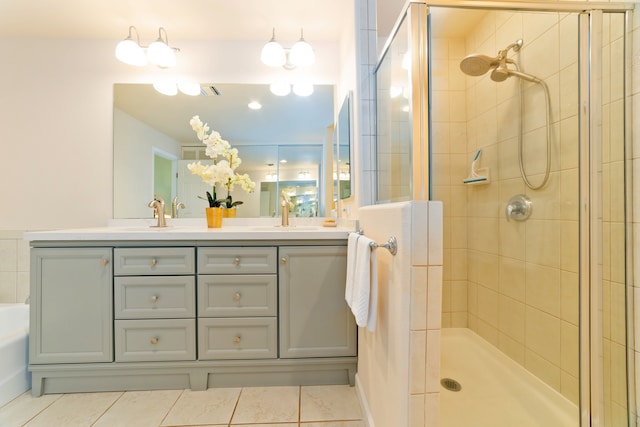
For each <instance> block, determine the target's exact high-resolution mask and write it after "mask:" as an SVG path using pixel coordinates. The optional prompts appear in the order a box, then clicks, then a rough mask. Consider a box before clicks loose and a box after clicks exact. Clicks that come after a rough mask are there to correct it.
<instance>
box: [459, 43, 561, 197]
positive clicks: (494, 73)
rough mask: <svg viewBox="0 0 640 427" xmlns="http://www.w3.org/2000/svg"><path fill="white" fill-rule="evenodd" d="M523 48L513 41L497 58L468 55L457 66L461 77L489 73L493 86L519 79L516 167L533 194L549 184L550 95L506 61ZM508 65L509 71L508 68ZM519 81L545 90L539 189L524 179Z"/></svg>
mask: <svg viewBox="0 0 640 427" xmlns="http://www.w3.org/2000/svg"><path fill="white" fill-rule="evenodd" d="M522 44H523V43H522V39H519V40H516V41H515V42H514V43H511V44H510V45H508V46H507V47H506V48H504V49H501V50H499V51H498V55H497V56H496V57H493V58H492V57H490V56H487V55H482V54H479V53H473V54H471V55H467V56H466V57H465V58H464V59H463V60H462V61H461V62H460V70H462V72H463V73H465V74H467V75H469V76H482V75H483V74H486V73H487V72H489V70H491V74H490V78H491V80H493V81H494V82H503V81H505V80H507V79H508V78H509V77H518V78H519V79H520V84H519V91H520V124H519V126H520V132H519V134H518V163H519V166H520V175H521V176H522V180H523V181H524V183H525V184H526V185H527V187H529V188H531V189H532V190H539V189H541V188H542V187H544V186H545V185H546V183H547V181H548V180H549V174H550V171H551V130H550V129H551V126H550V121H551V118H550V116H551V112H550V110H551V106H550V104H551V96H550V95H549V88H548V87H547V84H546V83H545V82H544V81H543V80H541V79H539V78H537V77H535V76H532V75H531V74H527V73H524V72H522V71H520V68H519V67H518V64H517V63H516V61H514V60H513V59H510V58H508V57H507V55H508V54H509V51H510V50H513V51H514V52H518V51H520V49H522ZM509 65H511V66H512V67H509ZM522 81H527V82H530V83H535V84H538V85H540V86H541V87H542V89H543V90H544V94H545V101H546V105H545V107H546V110H547V115H546V116H547V117H546V128H547V138H546V170H545V174H544V178H543V179H542V183H541V184H539V185H533V184H532V183H531V182H530V181H529V178H528V177H527V174H526V172H525V168H524V163H525V160H524V149H523V142H522V140H523V137H522V133H523V129H522V114H523V111H524V90H523V83H522ZM478 156H479V152H478V154H476V158H475V159H474V160H477V158H478ZM474 163H475V161H474ZM470 182H473V181H472V180H471V177H470V178H468V179H467V180H466V181H465V183H470Z"/></svg>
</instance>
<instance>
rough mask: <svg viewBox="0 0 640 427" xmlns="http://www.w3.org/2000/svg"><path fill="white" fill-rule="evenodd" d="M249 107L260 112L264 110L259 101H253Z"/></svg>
mask: <svg viewBox="0 0 640 427" xmlns="http://www.w3.org/2000/svg"><path fill="white" fill-rule="evenodd" d="M247 107H249V108H251V109H252V110H259V109H261V108H262V104H260V103H259V102H258V101H251V102H250V103H249V104H248V105H247Z"/></svg>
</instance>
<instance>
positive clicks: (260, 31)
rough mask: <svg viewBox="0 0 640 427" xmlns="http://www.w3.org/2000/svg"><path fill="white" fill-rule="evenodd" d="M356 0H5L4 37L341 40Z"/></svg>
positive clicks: (1, 7)
mask: <svg viewBox="0 0 640 427" xmlns="http://www.w3.org/2000/svg"><path fill="white" fill-rule="evenodd" d="M351 8H353V0H321V1H317V0H270V1H265V0H181V1H177V0H60V1H52V0H1V1H0V36H20V37H24V36H34V37H58V38H104V39H114V40H118V39H124V38H125V37H126V35H127V28H128V27H129V26H130V25H134V26H136V28H137V29H138V30H139V32H140V36H141V38H144V39H145V40H146V39H148V38H153V39H155V38H156V37H157V32H158V28H159V27H164V28H165V29H166V31H167V33H168V35H169V41H170V42H171V41H172V39H175V40H185V39H199V40H208V39H217V40H262V39H265V40H268V39H269V38H270V37H271V29H272V28H275V29H276V35H277V36H278V38H279V39H281V40H297V39H298V38H299V37H300V28H304V33H305V38H307V39H308V40H327V41H335V40H338V38H339V37H340V31H341V30H342V28H344V24H345V20H346V19H349V18H350V16H353V14H350V13H345V12H347V11H349V10H351Z"/></svg>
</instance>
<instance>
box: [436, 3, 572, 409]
mask: <svg viewBox="0 0 640 427" xmlns="http://www.w3.org/2000/svg"><path fill="white" fill-rule="evenodd" d="M577 24H578V21H577V17H576V16H575V15H566V14H557V13H549V14H543V13H512V12H507V11H496V12H487V13H486V15H485V16H484V17H483V19H482V20H481V21H480V23H479V24H478V25H477V26H475V27H474V29H473V30H472V32H471V33H470V34H468V35H467V36H466V37H465V38H464V39H447V40H437V41H436V42H435V43H434V46H433V53H432V55H433V59H434V71H433V76H434V77H433V89H434V96H433V105H434V109H433V111H434V113H433V119H434V120H433V121H434V125H433V134H434V155H433V167H434V175H433V177H434V178H433V182H434V188H433V191H434V198H435V199H437V200H443V201H444V202H445V203H444V205H445V210H444V218H445V226H444V233H445V240H444V247H445V250H444V253H445V271H444V286H445V287H444V291H443V325H445V326H454V327H464V326H468V327H469V328H471V329H472V330H474V331H476V332H477V333H478V334H479V335H481V336H482V337H483V338H485V339H486V340H487V341H489V342H491V343H492V344H494V345H495V346H496V347H498V348H499V349H501V350H502V351H503V352H505V353H506V354H507V355H509V356H510V357H511V358H513V359H514V360H516V361H517V362H519V363H520V364H522V365H523V366H525V367H526V368H527V369H529V370H530V371H531V372H532V373H534V374H535V375H536V376H538V377H539V378H541V379H542V380H544V381H545V382H546V383H548V384H549V385H551V386H552V387H553V388H555V389H556V390H558V391H560V392H562V393H563V394H564V395H565V396H567V397H568V398H570V399H571V400H573V401H574V402H577V400H578V379H577V377H578V371H577V366H578V327H577V324H578V310H577V307H578V292H577V291H578V275H577V272H578V199H577V195H578V186H577V184H578V181H577V179H578V174H577V172H578V170H577V162H578V151H577V137H578V122H577V111H578V110H577V107H578V104H577V99H578V86H577V79H576V78H575V76H576V75H577V61H578V56H577V53H578V51H577V34H578V32H577V28H578V27H577ZM519 38H522V39H524V40H525V44H524V47H523V49H522V50H521V51H520V53H519V58H520V66H521V67H522V69H523V71H525V72H527V73H530V74H533V75H536V76H538V77H539V78H541V79H543V80H544V81H545V82H546V83H547V85H548V87H549V90H550V94H551V112H552V116H551V117H552V118H551V129H552V141H553V145H552V154H551V158H552V163H551V175H550V178H549V183H548V184H547V185H546V186H545V187H544V188H543V189H542V190H539V191H531V190H528V189H527V188H526V187H525V185H524V183H523V182H522V179H521V178H520V171H519V167H518V154H517V147H518V145H517V144H518V133H519V126H518V123H519V120H518V117H519V110H518V105H519V91H518V83H519V82H518V80H516V79H515V78H511V79H507V80H506V81H504V82H501V83H495V82H493V81H492V80H490V78H489V75H488V74H487V75H484V76H481V77H467V76H465V75H464V74H462V72H461V71H460V70H459V63H460V59H462V58H463V57H464V56H466V55H467V54H469V53H474V52H478V53H484V54H487V55H495V54H496V53H497V51H498V50H499V49H503V48H505V47H506V46H507V45H509V44H511V43H513V42H515V41H516V40H517V39H519ZM514 59H518V57H515V58H514ZM525 100H526V101H525V112H524V115H523V117H524V120H523V126H524V142H525V155H526V170H527V172H528V176H529V178H530V180H531V181H532V182H533V183H534V184H537V183H539V182H541V180H542V177H543V173H544V170H545V161H544V160H545V159H544V152H545V151H544V150H545V145H544V144H545V141H546V134H545V129H546V126H545V122H546V120H545V119H546V111H545V109H544V107H543V108H539V106H544V103H545V97H544V92H543V91H542V90H541V87H540V86H539V85H532V84H526V85H525ZM479 149H482V155H481V162H480V163H481V164H480V166H482V167H489V169H490V177H491V182H490V184H488V185H477V186H463V185H462V180H463V179H464V178H465V177H467V175H468V171H469V165H470V164H471V160H472V159H473V156H475V154H476V152H477V150H479ZM516 194H526V195H527V196H528V197H530V198H531V199H532V201H533V204H534V210H533V214H532V216H531V217H530V218H529V220H527V221H526V222H515V221H510V222H508V221H507V220H506V217H505V215H504V209H505V206H506V202H507V200H508V199H509V198H510V197H511V196H513V195H516ZM447 265H449V267H448V268H447V267H446V266H447Z"/></svg>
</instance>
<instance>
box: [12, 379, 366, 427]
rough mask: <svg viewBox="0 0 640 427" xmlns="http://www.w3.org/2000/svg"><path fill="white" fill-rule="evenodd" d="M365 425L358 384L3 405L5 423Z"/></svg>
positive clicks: (68, 426)
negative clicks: (356, 386) (357, 393)
mask: <svg viewBox="0 0 640 427" xmlns="http://www.w3.org/2000/svg"><path fill="white" fill-rule="evenodd" d="M240 425H242V426H245V427H364V422H363V421H362V414H361V411H360V404H359V402H358V397H357V395H356V390H355V388H354V387H349V386H347V385H338V386H310V387H306V386H303V387H248V388H213V389H208V390H205V391H191V390H158V391H128V392H105V393H70V394H51V395H43V396H41V397H39V398H34V397H32V396H31V394H30V392H27V393H24V394H22V395H20V396H19V397H17V398H16V399H14V400H13V401H11V402H9V403H7V404H6V405H5V406H3V407H2V408H0V426H2V427H14V426H15V427H18V426H26V427H40V426H43V427H44V426H46V427H85V426H87V427H88V426H94V427H107V426H108V427H117V426H122V427H147V426H148V427H170V426H171V427H178V426H180V427H186V426H200V427H214V426H215V427H220V426H227V427H228V426H240Z"/></svg>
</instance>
